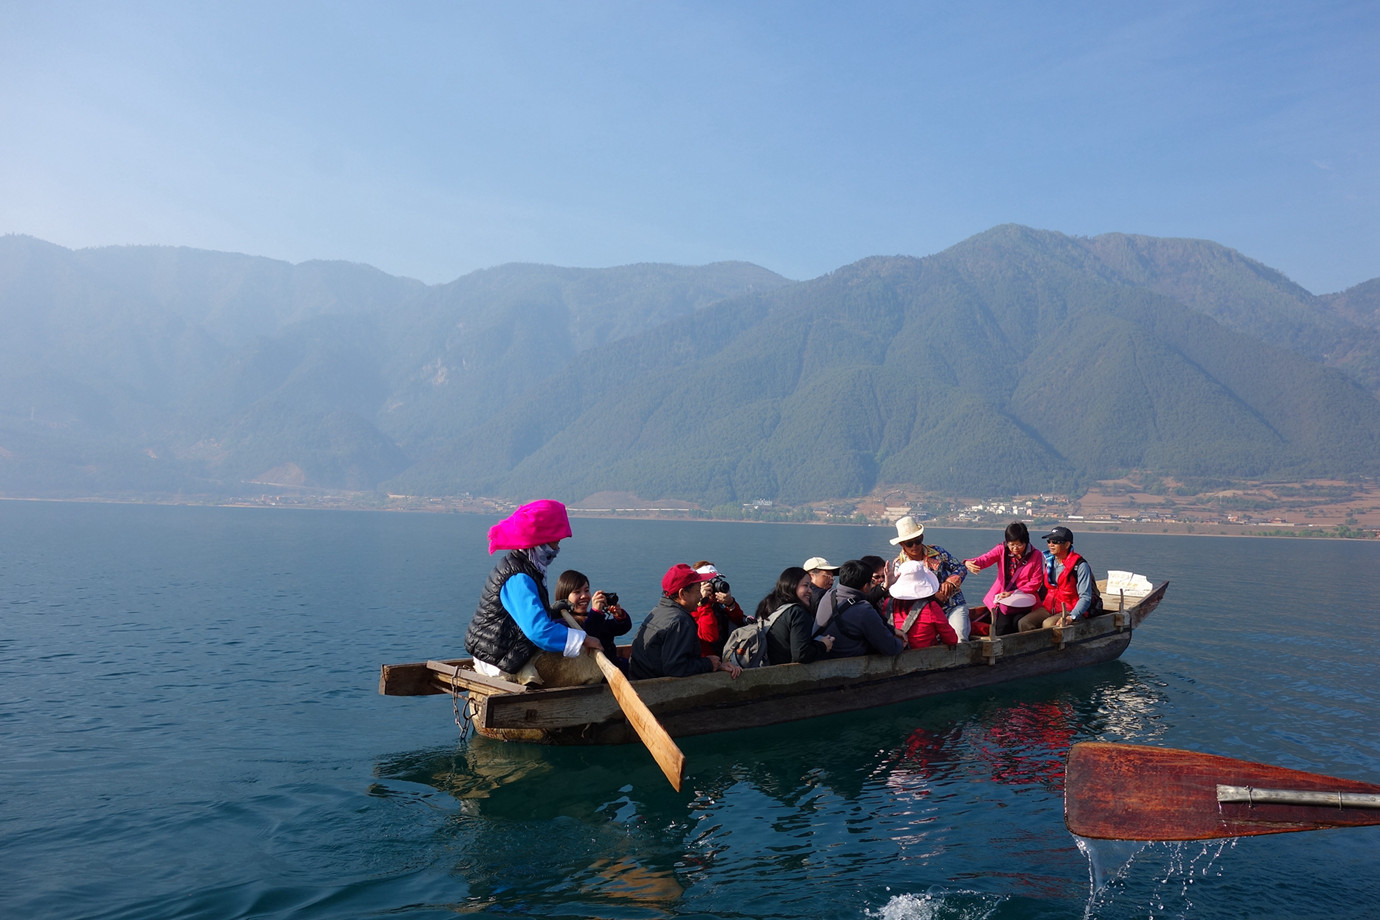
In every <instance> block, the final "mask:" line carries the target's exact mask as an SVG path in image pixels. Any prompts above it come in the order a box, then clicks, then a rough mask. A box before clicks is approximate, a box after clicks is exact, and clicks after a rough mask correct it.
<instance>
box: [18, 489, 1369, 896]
mask: <svg viewBox="0 0 1380 920" xmlns="http://www.w3.org/2000/svg"><path fill="white" fill-rule="evenodd" d="M491 523H492V520H490V519H489V518H480V517H472V516H466V515H396V514H377V513H375V514H371V513H346V512H307V511H289V510H278V509H263V510H249V509H244V510H239V509H206V508H163V507H142V506H112V505H79V504H49V503H44V504H38V503H28V502H0V611H2V612H3V622H4V627H3V630H0V701H2V702H0V779H2V780H3V783H0V916H3V917H14V918H30V917H55V918H56V917H60V918H95V917H100V918H140V920H143V918H190V917H204V918H232V917H306V918H358V917H407V918H424V917H425V918H431V917H450V916H453V915H455V914H469V913H493V914H498V915H506V916H539V917H613V918H659V917H721V918H727V917H745V918H746V917H752V918H767V917H772V918H776V917H780V918H887V920H893V918H894V920H902V918H948V917H954V918H960V917H961V918H1003V920H1004V918H1043V917H1085V916H1091V917H1146V916H1155V917H1198V918H1214V920H1216V918H1235V917H1241V918H1262V917H1280V918H1283V917H1372V916H1375V912H1376V908H1375V906H1374V905H1375V904H1376V903H1377V900H1378V899H1380V861H1378V860H1377V856H1380V847H1377V844H1380V830H1377V829H1376V828H1363V829H1350V830H1333V831H1323V832H1314V833H1303V834H1286V835H1278V836H1272V837H1256V838H1243V839H1241V840H1239V841H1234V842H1231V841H1229V842H1215V843H1210V844H1204V843H1194V844H1172V845H1169V844H1159V845H1153V846H1147V847H1143V848H1139V849H1138V848H1136V847H1134V846H1131V845H1121V844H1115V845H1112V846H1110V847H1108V848H1107V850H1106V851H1105V852H1103V851H1099V852H1096V853H1095V854H1094V856H1095V857H1096V859H1097V861H1098V866H1099V871H1100V872H1101V873H1105V874H1106V876H1107V878H1108V879H1109V881H1108V883H1107V884H1106V885H1105V886H1103V887H1101V888H1100V889H1099V890H1098V891H1097V893H1096V894H1094V892H1093V886H1092V884H1091V873H1090V869H1091V862H1090V859H1089V857H1088V856H1087V855H1085V854H1084V853H1083V852H1082V851H1081V850H1080V848H1079V847H1078V844H1077V841H1076V840H1075V839H1074V838H1073V837H1072V836H1071V835H1070V834H1069V833H1068V832H1067V831H1066V830H1065V828H1064V826H1063V798H1062V797H1063V760H1064V757H1065V755H1066V754H1067V751H1068V747H1069V745H1070V744H1071V743H1073V742H1075V741H1080V740H1092V739H1100V740H1114V741H1134V742H1144V743H1152V744H1160V745H1167V746H1172V747H1183V748H1191V749H1196V750H1202V751H1206V752H1212V753H1217V754H1224V755H1227V756H1230V757H1239V758H1243V759H1248V760H1261V761H1267V762H1270V763H1275V764H1279V765H1282V766H1287V767H1293V768H1296V769H1303V770H1311V771H1317V772H1322V773H1329V774H1334V775H1341V776H1349V777H1355V778H1359V779H1370V780H1372V781H1376V778H1377V777H1380V734H1377V732H1376V730H1375V723H1376V714H1377V711H1378V710H1377V698H1378V697H1380V682H1377V680H1376V676H1377V675H1376V667H1375V656H1374V650H1375V648H1376V645H1377V639H1378V638H1380V625H1377V624H1378V615H1380V611H1378V609H1377V608H1380V604H1377V597H1380V565H1377V563H1380V544H1376V543H1359V542H1312V541H1303V540H1298V541H1295V540H1263V539H1257V540H1250V539H1240V538H1207V537H1198V538H1195V537H1168V536H1131V535H1116V534H1110V535H1098V534H1085V535H1081V536H1079V537H1078V539H1077V544H1078V548H1079V549H1080V551H1082V552H1083V553H1084V554H1085V555H1086V556H1088V557H1089V558H1090V560H1091V561H1092V562H1093V564H1094V567H1095V568H1096V569H1097V570H1098V572H1099V573H1100V574H1105V571H1106V570H1107V569H1108V568H1121V569H1131V570H1134V571H1136V572H1140V573H1142V574H1145V575H1147V576H1148V577H1150V578H1151V579H1152V580H1153V581H1156V582H1159V581H1162V580H1166V579H1167V580H1169V581H1170V582H1171V583H1172V584H1171V586H1170V589H1169V593H1168V596H1167V598H1166V600H1165V602H1164V603H1163V604H1162V605H1161V606H1160V608H1159V610H1158V611H1157V612H1156V613H1155V614H1154V615H1153V616H1152V617H1151V618H1150V620H1148V621H1147V623H1146V625H1145V626H1144V628H1142V629H1141V630H1139V631H1137V633H1136V635H1135V639H1134V641H1133V642H1132V644H1131V647H1130V649H1129V650H1128V651H1127V653H1126V654H1125V655H1124V656H1123V657H1122V659H1121V660H1120V661H1117V662H1113V663H1110V664H1107V665H1102V666H1099V667H1096V668H1092V669H1088V670H1086V671H1083V672H1078V673H1076V674H1073V675H1064V676H1060V677H1057V678H1050V679H1042V680H1035V681H1029V682H1025V683H1019V684H1015V685H1009V686H1005V687H999V688H995V689H986V690H981V691H973V692H970V693H964V694H959V695H955V696H952V697H948V698H944V699H940V700H922V701H919V702H915V703H911V704H904V705H900V706H893V707H889V708H885V709H881V710H877V711H873V712H869V713H864V714H853V715H849V716H843V717H832V718H826V719H819V720H814V721H808V722H802V723H797V724H794V725H787V726H778V727H775V728H771V729H767V730H762V731H756V732H736V733H731V734H725V735H719V736H714V737H709V738H690V739H685V741H684V742H683V743H682V748H683V749H684V751H685V753H686V755H687V758H688V761H689V765H688V770H687V781H686V787H685V790H684V792H682V793H675V792H673V791H672V790H671V789H670V787H669V786H668V785H667V784H666V783H665V781H664V780H663V779H662V778H661V775H660V773H659V772H658V771H657V769H656V767H655V766H654V765H653V763H652V761H651V759H650V757H649V756H647V754H646V753H645V751H643V750H642V749H641V748H639V747H631V746H628V747H610V748H585V749H571V748H560V749H554V748H541V747H530V746H522V745H504V744H499V743H496V742H490V741H486V740H484V739H471V740H469V741H467V742H465V743H464V744H458V743H457V736H458V732H457V729H456V727H455V725H454V723H453V721H452V715H451V705H450V700H449V699H448V698H447V697H444V696H434V697H417V698H391V697H381V696H378V695H377V680H378V667H379V665H380V663H383V662H403V661H417V660H423V659H426V658H441V657H450V656H455V655H458V654H461V653H462V637H463V635H464V628H465V625H466V623H467V622H468V620H469V615H470V612H471V611H472V610H473V608H474V604H475V601H476V599H477V597H478V592H479V588H480V585H481V583H482V580H483V577H484V575H485V574H486V573H487V571H488V569H489V565H490V559H489V557H488V556H487V555H486V553H485V542H484V534H485V531H486V529H487V528H488V526H489V525H490V524H491ZM574 529H575V538H574V539H572V540H570V541H568V542H567V543H566V544H565V548H564V549H563V552H562V554H561V557H560V559H559V560H557V563H556V568H557V570H559V569H560V568H566V567H569V568H578V569H581V570H583V571H585V572H586V573H588V574H589V575H590V576H591V577H592V578H593V581H594V586H595V587H596V588H607V589H611V590H615V591H618V592H619V593H620V595H621V596H622V598H623V601H624V603H625V605H626V606H627V607H628V608H629V609H630V610H632V611H633V613H634V619H635V621H640V619H641V616H642V614H643V613H645V611H647V610H648V609H650V608H651V606H652V604H653V603H654V601H655V593H656V586H657V583H658V580H659V577H660V574H661V573H662V572H663V571H664V570H665V569H666V567H667V566H668V565H670V564H671V563H674V562H678V561H689V562H693V561H695V560H696V559H699V558H708V559H712V560H714V561H715V562H716V563H717V564H718V565H719V567H720V568H721V569H723V570H724V571H725V573H726V574H727V576H728V578H729V580H730V581H731V582H732V583H733V586H734V590H735V593H737V594H738V595H739V596H740V598H741V599H742V600H743V603H744V606H745V607H749V606H751V605H752V604H755V602H756V600H757V599H758V598H759V597H760V596H761V595H762V594H764V593H765V592H766V591H767V590H768V589H769V587H770V586H771V584H772V582H773V581H774V579H775V575H776V574H777V573H778V572H779V571H780V570H781V569H782V568H783V567H785V566H786V565H792V564H799V563H800V562H801V561H802V560H803V559H805V558H806V557H807V556H811V555H817V554H818V555H824V556H827V557H829V558H830V559H833V560H842V559H845V558H849V557H852V556H858V555H862V554H864V553H868V552H873V553H877V554H878V555H885V554H886V552H887V551H888V550H889V549H890V546H889V544H888V543H887V539H888V537H889V536H891V535H892V532H889V529H888V528H864V527H791V526H775V525H740V524H709V523H658V522H640V521H586V520H577V521H575V522H574ZM934 537H935V539H936V541H937V542H938V543H940V544H941V545H943V546H945V547H946V548H948V549H949V550H950V551H951V552H953V553H955V554H957V555H960V556H969V555H974V554H976V553H978V552H980V551H982V550H985V549H988V548H989V547H991V546H992V545H993V544H994V543H996V542H997V540H998V539H999V538H1000V534H999V533H998V532H997V531H993V532H990V533H987V532H978V531H958V530H951V531H938V532H936V533H935V534H934ZM969 585H970V589H969V594H970V599H971V600H973V601H977V600H980V598H981V595H982V593H983V591H984V590H985V588H986V585H987V573H983V574H982V575H978V576H974V577H973V578H972V579H971V580H970V582H969Z"/></svg>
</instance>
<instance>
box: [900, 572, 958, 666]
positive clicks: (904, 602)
mask: <svg viewBox="0 0 1380 920" xmlns="http://www.w3.org/2000/svg"><path fill="white" fill-rule="evenodd" d="M938 590H939V579H938V577H936V575H935V573H934V572H932V571H931V570H930V566H928V565H926V564H925V563H923V562H919V561H915V560H908V561H906V562H902V563H901V564H900V565H899V566H897V568H896V580H895V581H894V582H892V584H891V589H890V592H889V595H890V596H888V597H887V599H886V600H884V601H883V602H882V615H883V616H884V617H886V619H887V621H888V622H890V623H891V624H892V625H894V626H895V627H896V629H897V630H898V631H900V632H901V633H902V635H903V636H904V638H905V640H906V647H907V648H929V647H930V646H931V645H938V644H939V643H940V642H943V643H944V644H945V645H948V646H954V645H957V644H958V633H957V632H955V631H954V628H953V627H952V626H951V625H949V618H948V617H947V616H945V615H944V608H943V607H941V606H939V602H938V601H936V600H935V599H934V595H935V592H936V591H938Z"/></svg>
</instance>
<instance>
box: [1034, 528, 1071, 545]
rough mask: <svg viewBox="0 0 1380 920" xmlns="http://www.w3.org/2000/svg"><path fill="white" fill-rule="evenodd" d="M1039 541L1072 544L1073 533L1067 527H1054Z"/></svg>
mask: <svg viewBox="0 0 1380 920" xmlns="http://www.w3.org/2000/svg"><path fill="white" fill-rule="evenodd" d="M1040 539H1041V540H1056V541H1058V542H1059V543H1072V542H1073V531H1072V530H1069V529H1068V528H1067V527H1056V528H1054V529H1053V530H1051V531H1050V532H1049V533H1047V534H1045V535H1044V536H1043V537H1041V538H1040Z"/></svg>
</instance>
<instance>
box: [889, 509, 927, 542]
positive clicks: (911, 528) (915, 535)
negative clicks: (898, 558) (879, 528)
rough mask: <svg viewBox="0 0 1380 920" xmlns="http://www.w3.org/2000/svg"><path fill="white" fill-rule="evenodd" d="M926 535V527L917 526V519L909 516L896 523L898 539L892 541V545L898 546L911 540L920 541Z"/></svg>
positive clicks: (922, 525)
mask: <svg viewBox="0 0 1380 920" xmlns="http://www.w3.org/2000/svg"><path fill="white" fill-rule="evenodd" d="M924 535H925V525H924V524H917V523H916V522H915V518H913V517H911V516H910V515H909V514H908V515H906V516H905V517H903V518H901V519H900V520H899V521H897V522H896V538H895V539H893V540H892V541H891V545H892V546H896V545H898V544H901V543H907V542H909V541H911V540H919V539H920V538H921V537H923V536H924Z"/></svg>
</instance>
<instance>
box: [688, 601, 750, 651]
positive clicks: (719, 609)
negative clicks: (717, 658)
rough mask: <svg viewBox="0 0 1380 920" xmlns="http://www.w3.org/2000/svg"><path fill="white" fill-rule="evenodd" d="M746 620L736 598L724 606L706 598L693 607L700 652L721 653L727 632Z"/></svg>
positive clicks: (726, 638) (726, 639)
mask: <svg viewBox="0 0 1380 920" xmlns="http://www.w3.org/2000/svg"><path fill="white" fill-rule="evenodd" d="M746 622H747V617H745V616H744V615H743V608H742V607H739V606H738V602H737V601H736V600H735V601H734V602H733V603H732V605H730V606H728V607H725V606H724V605H723V604H719V603H714V602H712V601H709V600H707V599H706V600H705V602H704V603H702V604H700V605H699V606H698V607H696V608H695V627H696V630H697V631H698V632H699V635H700V654H701V655H722V654H723V653H724V643H725V642H727V641H728V634H729V633H731V632H733V627H735V626H742V625H743V624H744V623H746Z"/></svg>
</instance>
